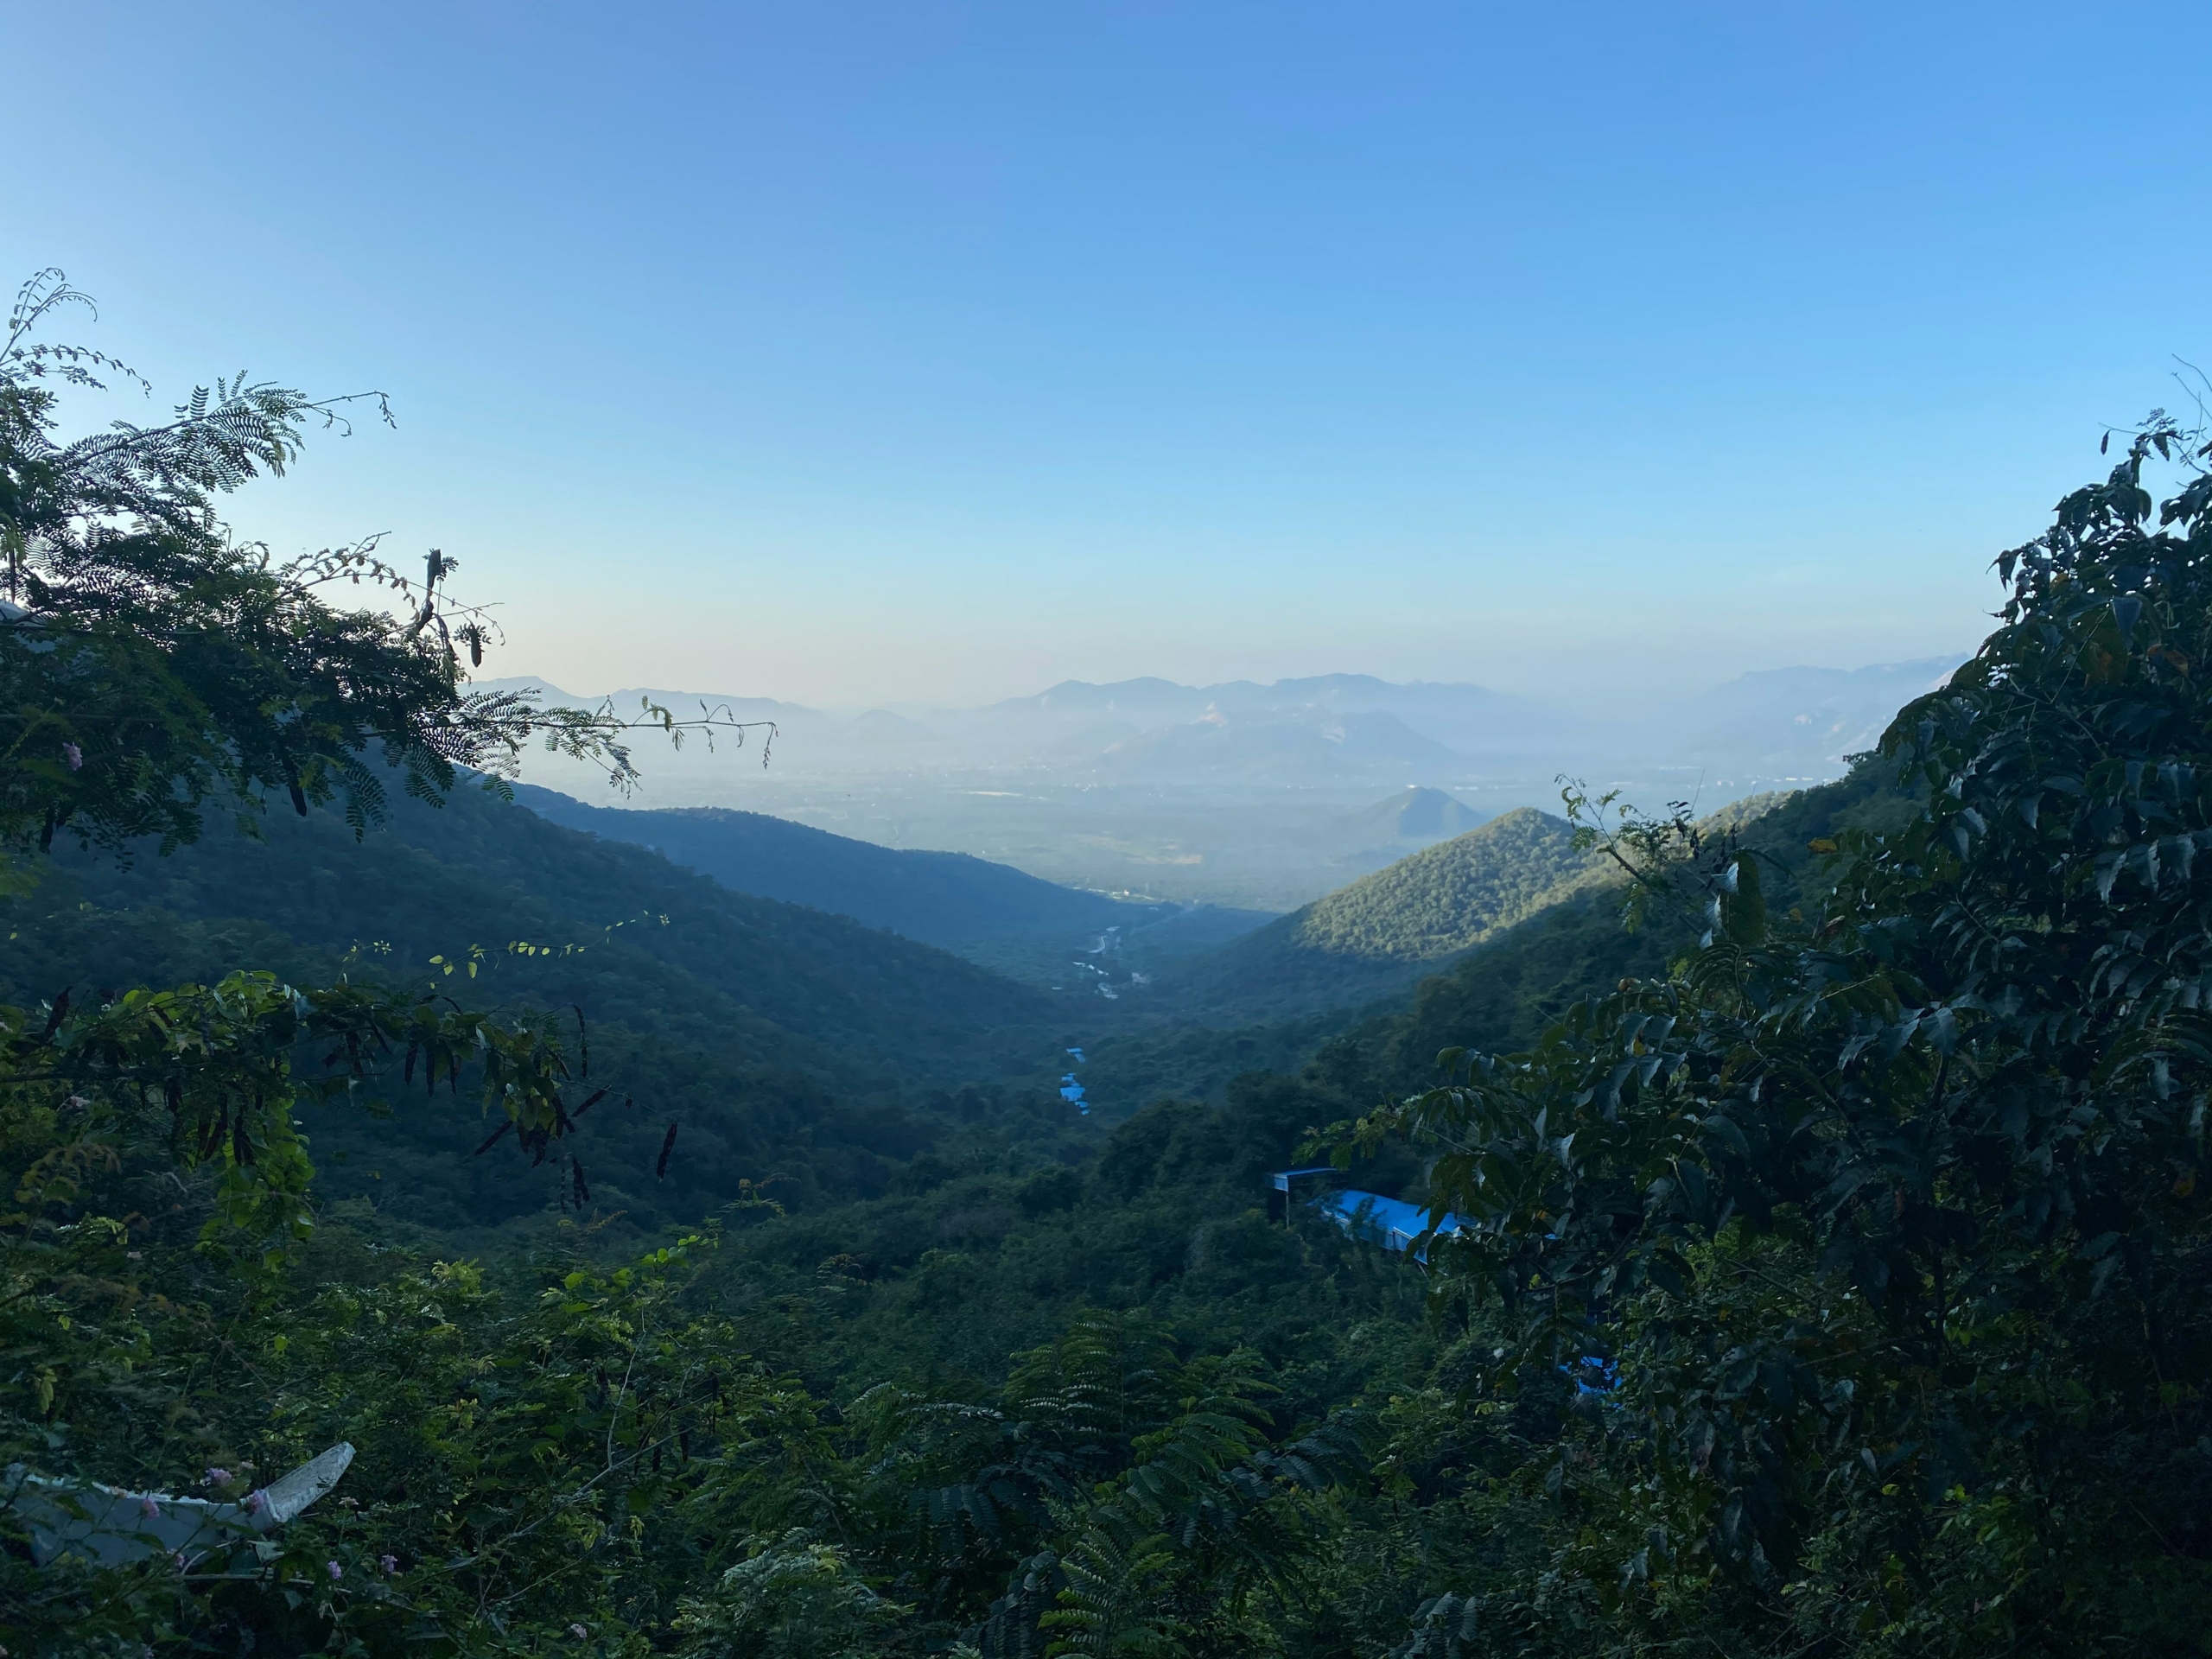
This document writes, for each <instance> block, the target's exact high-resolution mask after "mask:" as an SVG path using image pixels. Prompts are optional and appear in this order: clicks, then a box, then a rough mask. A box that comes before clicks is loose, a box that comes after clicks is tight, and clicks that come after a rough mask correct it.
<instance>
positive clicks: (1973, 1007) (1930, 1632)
mask: <svg viewBox="0 0 2212 1659" xmlns="http://www.w3.org/2000/svg"><path fill="white" fill-rule="evenodd" d="M2184 449H2185V445H2184V441H2183V439H2182V438H2181V436H2180V435H2178V434H2177V432H2176V431H2175V430H2174V429H2172V428H2171V426H2168V425H2165V424H2163V423H2156V424H2153V425H2152V427H2151V428H2150V429H2147V430H2146V431H2145V433H2144V434H2143V435H2141V436H2140V437H2139V438H2138V439H2137V441H2136V442H2134V443H2133V445H2132V446H2131V448H2130V451H2129V454H2128V455H2127V458H2126V460H2125V461H2123V462H2122V463H2121V465H2120V467H2118V468H2116V469H2115V471H2114V473H2113V476H2112V478H2111V480H2109V481H2108V482H2107V483H2106V484H2104V485H2102V486H2095V487H2093V488H2090V489H2087V490H2083V491H2081V492H2078V493H2075V495H2073V496H2070V497H2069V498H2068V499H2067V500H2066V501H2065V502H2064V503H2063V504H2062V505H2061V506H2060V509H2059V512H2058V518H2057V523H2056V526H2055V528H2054V529H2053V530H2052V531H2051V532H2050V533H2049V534H2048V535H2047V536H2045V537H2043V538H2041V539H2040V540H2039V541H2037V542H2036V543H2031V544H2030V545H2029V546H2028V547H2026V548H2024V549H2022V550H2018V551H2017V552H2015V553H2013V554H2009V555H2007V556H2005V558H2004V559H2003V560H2001V561H2000V562H1999V563H2000V569H2002V570H2003V572H2004V574H2005V575H2006V576H2007V578H2008V579H2009V580H2010V581H2011V582H2012V589H2013V591H2012V599H2011V601H2010V602H2009V603H2008V604H2007V606H2006V607H2005V612H2004V613H2003V623H2004V626H2001V627H2000V628H1999V631H1998V632H1996V633H1994V634H1993V635H1992V636H1991V638H1990V639H1989V641H1988V642H1987V643H1986V645H1985V646H1984V647H1983V649H1982V651H1981V652H1980V655H1979V656H1977V658H1975V659H1974V661H1973V662H1971V663H1970V664H1967V667H1966V668H1965V669H1963V670H1962V671H1961V672H1960V673H1959V675H1958V676H1957V677H1955V679H1954V681H1953V682H1952V683H1951V684H1950V685H1949V686H1948V688H1946V689H1945V690H1943V691H1941V692H1938V693H1936V694H1933V695H1931V696H1928V697H1926V698H1923V699H1922V700H1921V701H1920V702H1918V703H1916V704H1915V705H1913V706H1911V707H1910V708H1908V709H1906V710H1904V712H1903V713H1902V714H1901V715H1899V716H1898V719H1897V722H1896V723H1895V724H1894V725H1892V726H1891V728H1890V730H1889V732H1888V733H1887V734H1886V735H1885V738H1884V740H1883V744H1882V748H1883V753H1884V754H1885V756H1886V757H1888V758H1889V759H1890V760H1891V761H1892V762H1895V763H1902V764H1903V765H1904V766H1906V767H1908V768H1909V770H1910V773H1911V774H1912V775H1913V776H1914V777H1916V779H1919V780H1920V781H1922V782H1923V783H1924V784H1925V785H1926V786H1927V787H1928V789H1929V791H1930V794H1929V804H1928V806H1927V808H1926V810H1924V811H1923V813H1921V814H1920V815H1918V816H1917V817H1916V818H1915V819H1914V820H1913V821H1912V822H1911V823H1909V824H1908V825H1906V826H1904V828H1903V829H1899V830H1897V832H1895V833H1893V834H1891V835H1887V836H1881V835H1875V834H1871V833H1867V832H1865V831H1859V832H1854V833H1847V834H1846V835H1845V836H1842V837H1840V838H1838V839H1837V840H1836V841H1835V842H1834V843H1832V844H1833V846H1834V850H1833V852H1832V853H1831V854H1830V855H1829V857H1830V860H1831V862H1830V864H1829V867H1828V868H1827V870H1825V871H1824V872H1823V876H1822V880H1823V882H1824V884H1827V885H1829V887H1830V890H1829V892H1828V893H1827V896H1826V897H1825V899H1824V900H1823V901H1822V902H1821V905H1820V907H1819V909H1818V911H1817V912H1816V913H1815V914H1813V915H1811V916H1809V917H1808V918H1806V919H1804V920H1803V921H1802V922H1796V921H1792V922H1789V923H1788V924H1786V925H1785V924H1783V922H1781V921H1780V920H1779V919H1778V918H1776V917H1775V916H1774V915H1773V914H1772V913H1771V908H1770V906H1762V905H1761V904H1760V903H1759V902H1758V887H1757V885H1756V881H1757V877H1756V875H1755V874H1753V859H1752V857H1751V855H1749V854H1748V853H1744V852H1741V851H1739V850H1738V848H1737V847H1736V846H1735V845H1733V844H1732V842H1730V841H1729V840H1727V839H1726V838H1724V840H1723V841H1722V842H1720V843H1719V845H1718V846H1714V845H1711V844H1707V845H1704V846H1698V845H1695V844H1694V843H1693V842H1690V841H1688V840H1686V839H1682V838H1680V837H1677V838H1675V840H1673V841H1672V842H1669V839H1668V838H1667V837H1666V836H1646V837H1645V838H1644V839H1643V842H1642V851H1643V853H1644V854H1645V855H1646V860H1645V861H1643V862H1641V863H1640V865H1639V868H1638V876H1639V880H1641V881H1642V882H1643V886H1644V887H1645V890H1646V891H1647V892H1649V893H1651V894H1653V895H1654V897H1655V899H1656V901H1657V902H1659V903H1662V904H1665V903H1669V902H1673V901H1675V900H1676V899H1687V900H1688V904H1689V906H1690V908H1691V913H1692V914H1693V915H1694V917H1695V918H1696V920H1695V921H1694V922H1693V924H1692V925H1699V924H1700V923H1702V924H1703V925H1704V927H1705V929H1706V931H1705V936H1704V937H1705V941H1706V943H1705V944H1704V946H1703V948H1701V949H1700V950H1696V951H1694V953H1693V954H1691V955H1690V956H1689V957H1687V958H1685V959H1684V960H1683V962H1682V963H1681V967H1680V969H1679V970H1678V971H1677V972H1676V973H1675V975H1674V976H1671V977H1669V979H1667V980H1665V981H1664V982H1657V983H1652V982H1643V983H1636V984H1630V985H1626V986H1624V988H1621V989H1620V990H1618V992H1616V993H1615V994H1613V995H1610V996H1606V997H1603V998H1599V999H1596V1000H1593V1001H1590V1002H1588V1003H1586V1004H1582V1005H1579V1006H1578V1007H1576V1008H1575V1009H1574V1010H1573V1011H1572V1012H1571V1013H1570V1014H1569V1015H1568V1016H1567V1018H1566V1019H1564V1020H1561V1021H1560V1022H1559V1023H1558V1024H1557V1025H1555V1026H1554V1027H1552V1028H1551V1029H1549V1030H1548V1032H1546V1033H1545V1034H1544V1035H1543V1037H1542V1039H1541V1041H1539V1042H1538V1043H1537V1044H1536V1046H1534V1047H1533V1048H1531V1049H1529V1050H1527V1051H1524V1052H1522V1053H1519V1054H1516V1055H1513V1056H1510V1057H1507V1058H1496V1057H1492V1056H1489V1055H1471V1056H1465V1057H1462V1058H1461V1065H1462V1066H1463V1070H1462V1073H1461V1075H1460V1077H1459V1078H1458V1080H1456V1081H1453V1082H1452V1083H1450V1084H1446V1086H1444V1087H1441V1088H1438V1089H1434V1090H1430V1091H1428V1092H1427V1093H1426V1094H1424V1095H1421V1096H1417V1097H1415V1098H1414V1100H1412V1101H1411V1102H1409V1103H1408V1105H1407V1106H1406V1107H1405V1108H1404V1109H1402V1110H1401V1111H1398V1112H1394V1113H1389V1114H1384V1115H1381V1116H1378V1117H1377V1118H1376V1119H1374V1120H1371V1121H1370V1124H1369V1126H1368V1131H1369V1133H1370V1134H1373V1133H1376V1132H1377V1131H1380V1130H1383V1129H1389V1128H1397V1129H1403V1130H1406V1131H1408V1132H1410V1133H1413V1134H1414V1135H1418V1136H1421V1137H1423V1138H1424V1139H1426V1140H1427V1141H1429V1142H1430V1143H1431V1144H1433V1145H1434V1146H1435V1147H1437V1149H1438V1154H1439V1155H1438V1156H1437V1158H1436V1160H1435V1162H1434V1165H1433V1168H1432V1170H1431V1172H1430V1196H1431V1199H1432V1202H1433V1203H1435V1204H1436V1205H1438V1206H1439V1207H1440V1208H1443V1207H1449V1208H1451V1209H1453V1210H1455V1211H1458V1212H1459V1214H1460V1215H1461V1216H1462V1217H1464V1218H1465V1219H1466V1220H1467V1221H1468V1222H1469V1223H1470V1224H1471V1225H1470V1226H1469V1227H1468V1228H1467V1229H1466V1230H1464V1231H1463V1232H1462V1233H1461V1234H1460V1235H1459V1236H1458V1237H1457V1238H1456V1239H1454V1240H1452V1241H1450V1242H1449V1243H1440V1244H1439V1245H1438V1247H1437V1248H1436V1250H1435V1252H1434V1259H1435V1261H1436V1262H1437V1263H1438V1265H1439V1266H1440V1268H1443V1269H1444V1270H1445V1272H1446V1274H1447V1279H1446V1282H1447V1284H1449V1285H1451V1286H1453V1287H1459V1289H1460V1290H1461V1291H1462V1292H1463V1293H1464V1294H1469V1295H1473V1296H1478V1297H1484V1298H1490V1299H1494V1300H1495V1305H1496V1306H1498V1307H1499V1308H1500V1309H1501V1310H1502V1313H1503V1320H1504V1324H1503V1327H1502V1330H1503V1334H1504V1336H1505V1338H1506V1339H1505V1340H1503V1341H1501V1343H1500V1344H1498V1346H1497V1351H1496V1352H1495V1354H1494V1355H1493V1356H1492V1357H1491V1361H1490V1363H1488V1364H1486V1365H1484V1366H1482V1367H1480V1370H1481V1373H1482V1376H1483V1379H1484V1384H1485V1386H1487V1387H1488V1388H1491V1389H1502V1390H1509V1391H1510V1389H1512V1388H1513V1387H1514V1386H1515V1384H1516V1381H1517V1380H1520V1379H1523V1378H1525V1377H1526V1376H1529V1375H1530V1374H1531V1373H1532V1372H1546V1371H1552V1370H1556V1369H1558V1368H1561V1367H1564V1368H1566V1369H1567V1370H1568V1371H1569V1372H1570V1373H1573V1374H1576V1375H1577V1376H1579V1378H1580V1387H1581V1388H1582V1389H1584V1390H1585V1394H1584V1395H1583V1397H1584V1398H1585V1399H1586V1400H1587V1401H1589V1402H1591V1403H1592V1409H1591V1410H1589V1411H1587V1412H1586V1413H1585V1414H1583V1415H1582V1416H1581V1417H1580V1419H1579V1420H1576V1421H1574V1422H1573V1426H1572V1427H1568V1428H1567V1429H1566V1430H1564V1431H1563V1432H1562V1434H1561V1436H1560V1447H1559V1452H1558V1459H1559V1460H1558V1461H1557V1463H1556V1464H1555V1465H1554V1477H1553V1478H1554V1484H1557V1485H1558V1486H1560V1488H1561V1489H1562V1490H1563V1491H1573V1492H1575V1493H1576V1494H1577V1495H1578V1496H1579V1497H1580V1500H1581V1503H1582V1505H1583V1506H1584V1507H1585V1509H1586V1512H1587V1513H1590V1514H1591V1515H1592V1516H1604V1517H1605V1519H1604V1520H1603V1521H1602V1522H1599V1521H1593V1522H1592V1524H1589V1525H1587V1526H1586V1527H1584V1528H1582V1529H1564V1528H1562V1529H1560V1530H1558V1531H1557V1532H1555V1534H1554V1537H1555V1540H1556V1541H1555V1544H1554V1549H1555V1554H1554V1563H1555V1565H1554V1571H1556V1572H1559V1573H1564V1574H1566V1575H1567V1580H1568V1581H1570V1582H1573V1583H1575V1584H1578V1585H1580V1586H1582V1587H1583V1603H1582V1605H1585V1606H1586V1609H1587V1611H1588V1617H1589V1618H1593V1619H1595V1620H1597V1621H1598V1626H1597V1627H1598V1628H1602V1629H1603V1630H1605V1632H1606V1635H1605V1638H1604V1641H1605V1643H1606V1644H1607V1645H1608V1646H1609V1647H1610V1648H1611V1649H1618V1650H1623V1651H1628V1650H1643V1649H1644V1648H1645V1647H1647V1646H1650V1647H1656V1646H1658V1645H1661V1644H1663V1643H1668V1642H1670V1641H1672V1640H1675V1639H1676V1637H1679V1636H1680V1635H1681V1634H1683V1633H1687V1632H1702V1633H1703V1635H1702V1637H1701V1639H1705V1640H1707V1641H1709V1642H1711V1643H1713V1644H1714V1645H1718V1646H1720V1647H1723V1648H1725V1649H1735V1650H1745V1651H1753V1650H1766V1649H1770V1648H1785V1647H1786V1648H1790V1649H1796V1650H1806V1649H1808V1648H1809V1649H1819V1650H1835V1651H1858V1652H1869V1653H1873V1652H1911V1653H1925V1652H1977V1653H1978V1652H1987V1651H1999V1650H2001V1651H2012V1652H2021V1651H2034V1652H2053V1653H2056V1652H2062V1651H2064V1652H2074V1653H2078V1652H2082V1651H2099V1652H2102V1651H2112V1652H2119V1651H2130V1652H2134V1651H2145V1650H2148V1649H2159V1650H2168V1651H2196V1650H2200V1649H2201V1643H2202V1631H2203V1630H2204V1629H2205V1620H2206V1616H2207V1613H2208V1611H2212V1568H2208V1567H2207V1560H2208V1559H2209V1558H2212V1537H2208V1535H2207V1534H2206V1533H2205V1531H2204V1529H2203V1526H2202V1516H2204V1515H2206V1514H2207V1513H2208V1511H2207V1510H2206V1507H2205V1505H2204V1503H2203V1498H2204V1495H2205V1493H2206V1491H2208V1490H2212V1484H2208V1482H2212V1465H2207V1464H2206V1462H2205V1456H2204V1451H2203V1446H2204V1445H2205V1444H2206V1443H2207V1442H2206V1435H2207V1431H2208V1429H2212V1424H2208V1423H2207V1421H2205V1418H2204V1390H2205V1388H2206V1386H2207V1383H2208V1382H2212V1376H2208V1372H2212V1348H2208V1346H2207V1344H2206V1340H2205V1337H2204V1332H2206V1331H2207V1329H2208V1328H2212V1306H2208V1305H2207V1302H2206V1294H2207V1288H2206V1287H2207V1286H2208V1284H2212V1275H2208V1274H2207V1272H2206V1250H2207V1245H2208V1228H2207V1221H2206V1211H2205V1210H2204V1206H2203V1203H2202V1200H2201V1199H2200V1198H2199V1197H2198V1190H2199V1189H2198V1181H2199V1179H2200V1174H2201V1171H2202V1162H2203V1158H2204V1145H2203V1129H2204V1112H2205V1105H2204V1103H2205V1099H2206V1097H2207V1090H2208V1089H2209V1088H2212V1069H2208V1064H2207V1063H2208V1060H2212V1048H2208V1046H2207V1044H2206V1040H2205V1039H2206V1031H2205V1027H2204V1020H2205V1014H2203V1012H2202V1007H2201V1005H2202V1003H2203V1001H2205V988H2206V983H2207V982H2206V980H2205V976H2206V975H2207V973H2208V972H2212V926H2208V912H2206V910H2205V907H2204V906H2203V903H2202V899H2201V896H2200V895H2198V894H2197V893H2196V890H2195V888H2194V887H2193V886H2192V881H2193V875H2192V871H2193V862H2192V861H2193V857H2194V854H2195V851H2196V849H2197V848H2198V847H2199V846H2200V844H2212V815H2208V809H2207V802H2208V797H2207V796H2206V795H2205V794H2204V793H2203V790H2204V785H2203V784H2202V782H2201V781H2200V779H2203V778H2205V777H2206V776H2207V772H2206V768H2207V766H2209V765H2212V755H2208V753H2207V751H2208V750H2212V732H2209V730H2208V725H2207V721H2206V716H2205V715H2204V712H2203V709H2204V705H2203V702H2202V696H2201V693H2200V691H2199V690H2198V688H2197V687H2196V683H2195V678H2194V676H2195V674H2196V664H2199V663H2201V662H2202V661H2203V660H2205V653H2206V652H2207V651H2208V650H2212V511H2208V509H2212V482H2208V481H2207V480H2206V479H2205V478H2204V477H2203V476H2202V474H2198V475H2196V476H2194V477H2192V478H2191V479H2190V480H2188V481H2187V482H2186V484H2185V486H2184V487H2183V488H2182V489H2181V490H2180V491H2179V492H2178V493H2177V494H2176V495H2175V496H2174V497H2173V498H2172V499H2170V500H2168V501H2167V502H2166V503H2164V505H2163V506H2161V507H2160V508H2158V526H2157V528H2155V529H2153V528H2151V527H2150V526H2149V525H2148V524H2147V523H2146V521H2147V520H2149V519H2150V518H2152V502H2151V499H2150V497H2149V495H2148V494H2147V493H2145V491H2144V489H2143V487H2142V485H2141V482H2140V477H2141V473H2142V470H2143V468H2144V467H2145V464H2146V461H2147V460H2148V458H2149V457H2150V456H2151V455H2152V454H2173V455H2175V456H2177V457H2178V456H2179V455H2180V454H2182V453H2183V451H2184ZM2197 453H2198V454H2202V453H2204V452H2202V451H2198V452H2197ZM1654 855H1656V861H1655V858H1654ZM1763 912H1764V913H1763ZM1447 1058H1448V1057H1447ZM1508 1601H1509V1602H1510V1603H1515V1604H1516V1611H1513V1612H1512V1613H1511V1615H1510V1617H1511V1618H1512V1619H1513V1620H1514V1621H1516V1623H1517V1624H1518V1626H1519V1628H1520V1630H1522V1637H1521V1639H1523V1640H1529V1641H1534V1642H1535V1643H1537V1644H1538V1645H1539V1646H1540V1647H1542V1648H1546V1649H1548V1648H1551V1647H1557V1648H1559V1649H1561V1650H1567V1649H1572V1650H1574V1651H1578V1652H1586V1651H1590V1650H1592V1634H1591V1629H1590V1627H1587V1626H1583V1627H1578V1626H1577V1625H1576V1624H1574V1623H1573V1620H1572V1619H1567V1618H1564V1617H1563V1613H1562V1610H1560V1609H1559V1608H1556V1607H1551V1608H1548V1607H1546V1606H1544V1605H1541V1601H1540V1600H1532V1599H1529V1594H1528V1592H1527V1591H1525V1590H1519V1589H1516V1592H1515V1594H1514V1595H1513V1596H1511V1597H1509V1598H1508Z"/></svg>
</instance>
